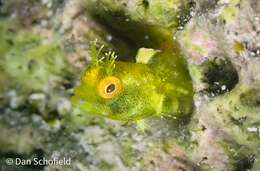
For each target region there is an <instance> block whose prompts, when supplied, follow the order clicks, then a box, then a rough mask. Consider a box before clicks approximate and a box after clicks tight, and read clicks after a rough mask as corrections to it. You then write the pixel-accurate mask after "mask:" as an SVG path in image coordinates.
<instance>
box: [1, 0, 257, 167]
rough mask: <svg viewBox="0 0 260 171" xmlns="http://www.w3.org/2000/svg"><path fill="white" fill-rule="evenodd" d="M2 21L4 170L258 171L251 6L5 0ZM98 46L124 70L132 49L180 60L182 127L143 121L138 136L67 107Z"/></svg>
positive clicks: (162, 0)
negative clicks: (184, 81) (188, 102)
mask: <svg viewBox="0 0 260 171" xmlns="http://www.w3.org/2000/svg"><path fill="white" fill-rule="evenodd" d="M0 18H1V19H0V85H1V86H0V132H1V134H0V170H3V171H13V170H17V171H22V170H26V171H31V170H32V171H41V170H46V171H53V170H62V171H63V170H64V171H75V170H80V171H143V170H147V171H155V170H160V171H170V170H186V171H194V170H202V171H204V170H205V171H245V170H252V171H258V170H259V169H260V151H259V148H260V139H259V138H260V134H259V133H260V116H259V114H260V105H259V101H260V100H259V98H260V97H259V96H260V95H259V94H260V90H259V84H260V74H259V73H260V72H259V65H260V61H259V38H258V37H259V30H260V28H259V22H260V19H259V2H258V1H256V0H248V1H247V0H240V1H238V0H218V1H217V0H214V1H209V0H195V1H188V0H187V1H180V0H66V1H64V0H53V1H52V0H39V1H32V0H24V1H20V0H10V1H9V0H8V1H7V0H3V1H0ZM96 39H97V40H98V41H97V42H98V45H97V46H102V45H105V49H104V50H105V51H115V52H116V54H117V55H118V58H117V60H122V61H128V62H129V61H130V62H133V61H135V59H134V57H135V55H136V53H137V51H138V49H139V48H153V49H160V50H161V51H163V50H165V49H167V48H172V49H174V50H175V51H176V53H179V54H180V55H181V56H183V57H184V59H185V63H186V64H187V65H185V66H187V68H188V70H189V74H190V76H191V78H192V84H193V90H194V98H193V100H194V105H195V106H194V109H193V113H192V115H191V117H190V118H189V122H188V123H187V122H178V123H177V124H176V121H175V120H174V119H169V118H157V119H154V118H149V119H147V120H146V124H148V125H149V127H148V129H147V130H146V131H145V132H141V131H140V130H138V129H137V128H136V125H135V124H133V123H131V122H129V123H125V122H120V121H114V120H110V119H104V118H99V117H95V116H91V115H87V114H86V113H85V112H83V111H81V110H80V109H78V108H77V107H76V106H74V105H72V103H71V100H70V98H71V97H72V96H73V88H74V87H75V86H76V85H78V84H79V81H80V76H81V75H82V73H84V71H85V69H86V67H87V66H88V64H89V61H90V60H91V57H90V55H91V51H90V49H91V48H90V44H91V42H93V41H94V40H96ZM162 44H163V45H162ZM161 45H162V46H161ZM89 91H93V90H92V89H91V90H89ZM16 158H21V159H26V160H33V159H34V158H39V159H43V158H45V159H54V158H59V159H63V158H65V159H71V163H70V164H69V165H52V164H44V165H33V164H32V165H30V164H28V165H24V166H21V165H20V166H19V165H18V166H17V165H13V164H11V165H10V164H9V165H8V163H7V161H9V159H11V160H15V159H16Z"/></svg>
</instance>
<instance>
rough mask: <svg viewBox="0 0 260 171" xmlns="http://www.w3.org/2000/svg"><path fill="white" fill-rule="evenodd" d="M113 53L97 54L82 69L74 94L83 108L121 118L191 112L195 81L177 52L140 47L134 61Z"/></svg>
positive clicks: (178, 114) (94, 112)
mask: <svg viewBox="0 0 260 171" xmlns="http://www.w3.org/2000/svg"><path fill="white" fill-rule="evenodd" d="M94 51H95V53H92V55H93V56H95V55H97V50H95V49H94ZM113 55H114V54H112V55H111V53H110V54H109V55H106V56H105V57H104V58H105V59H101V60H100V59H99V60H98V59H97V56H96V57H94V60H93V61H94V62H92V63H91V64H90V65H89V66H88V67H87V69H86V70H85V72H84V73H83V75H82V78H81V82H80V84H79V85H78V86H77V87H76V88H75V96H74V97H73V101H74V103H75V104H77V105H79V107H80V108H81V109H82V110H83V111H85V112H87V113H89V114H94V115H96V116H101V117H108V118H111V119H115V120H122V121H139V120H142V119H145V118H147V117H151V116H158V117H172V118H177V119H179V118H185V117H188V116H190V114H191V111H192V106H193V100H192V97H193V89H192V83H191V79H190V76H189V73H188V70H187V68H186V65H185V62H184V60H183V58H182V57H181V55H180V54H179V53H178V52H174V51H173V50H170V49H168V50H164V51H161V50H154V49H146V48H141V49H139V51H138V53H137V56H136V62H135V63H131V62H122V61H116V60H115V58H114V56H113ZM95 61H96V62H95Z"/></svg>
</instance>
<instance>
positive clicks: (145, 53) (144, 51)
mask: <svg viewBox="0 0 260 171" xmlns="http://www.w3.org/2000/svg"><path fill="white" fill-rule="evenodd" d="M158 52H159V50H156V49H149V48H140V49H139V50H138V52H137V54H136V63H142V64H147V63H149V61H150V59H151V58H152V57H153V56H154V55H155V54H156V53H158Z"/></svg>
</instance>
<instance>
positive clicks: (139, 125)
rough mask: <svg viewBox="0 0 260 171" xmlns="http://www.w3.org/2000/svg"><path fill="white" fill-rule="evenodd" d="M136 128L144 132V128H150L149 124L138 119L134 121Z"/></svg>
mask: <svg viewBox="0 0 260 171" xmlns="http://www.w3.org/2000/svg"><path fill="white" fill-rule="evenodd" d="M136 128H137V130H139V131H141V132H145V131H146V130H148V129H150V128H151V127H150V125H149V124H148V123H147V122H146V121H145V120H144V119H142V120H138V121H136Z"/></svg>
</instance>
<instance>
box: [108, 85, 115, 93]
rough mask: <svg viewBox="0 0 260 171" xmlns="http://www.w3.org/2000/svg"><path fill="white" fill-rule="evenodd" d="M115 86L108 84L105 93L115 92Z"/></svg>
mask: <svg viewBox="0 0 260 171" xmlns="http://www.w3.org/2000/svg"><path fill="white" fill-rule="evenodd" d="M115 89H116V86H115V84H110V85H109V86H107V88H106V93H112V92H113V91H115Z"/></svg>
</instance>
